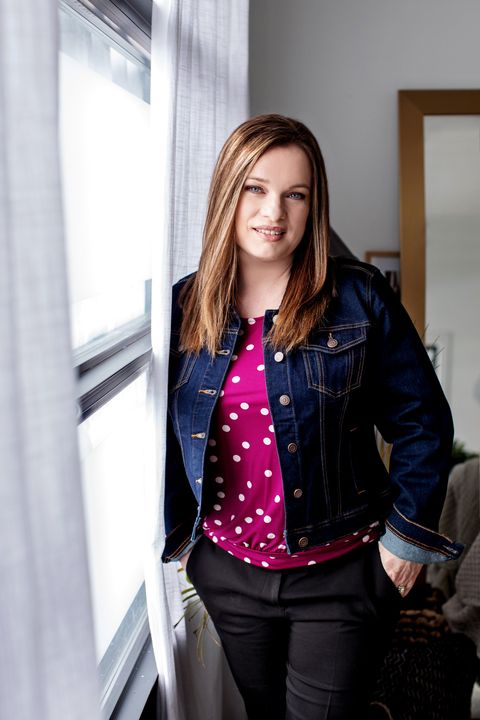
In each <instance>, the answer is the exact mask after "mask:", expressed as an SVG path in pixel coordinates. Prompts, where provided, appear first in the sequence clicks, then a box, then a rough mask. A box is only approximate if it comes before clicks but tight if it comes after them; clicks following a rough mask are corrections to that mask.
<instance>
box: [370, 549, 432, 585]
mask: <svg viewBox="0 0 480 720" xmlns="http://www.w3.org/2000/svg"><path fill="white" fill-rule="evenodd" d="M378 549H379V551H380V559H381V561H382V565H383V567H384V570H385V572H386V573H387V575H388V576H389V578H390V579H391V581H392V582H393V584H394V585H395V587H396V588H397V590H398V592H399V593H400V594H401V595H402V597H405V596H406V595H408V593H409V592H410V590H411V589H412V587H413V585H414V583H415V580H416V579H417V575H418V574H419V572H420V570H421V569H422V567H423V565H422V563H417V562H412V561H411V560H402V559H401V558H399V557H397V556H396V555H394V554H393V553H391V552H390V550H387V548H386V547H384V546H383V545H382V543H381V542H379V543H378Z"/></svg>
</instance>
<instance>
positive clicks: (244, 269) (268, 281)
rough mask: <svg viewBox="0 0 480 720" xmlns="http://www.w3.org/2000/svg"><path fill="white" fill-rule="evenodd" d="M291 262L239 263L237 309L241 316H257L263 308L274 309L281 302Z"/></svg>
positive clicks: (262, 311) (263, 310)
mask: <svg viewBox="0 0 480 720" xmlns="http://www.w3.org/2000/svg"><path fill="white" fill-rule="evenodd" d="M290 267H291V264H290V262H288V261H284V262H283V263H278V264H277V263H270V262H269V263H262V262H255V261H253V262H250V258H247V259H246V260H244V261H243V262H240V263H239V273H238V288H237V310H238V312H239V313H240V315H241V316H242V317H259V316H260V315H264V314H265V310H268V309H276V308H278V307H279V306H280V303H281V302H282V298H283V295H284V293H285V289H286V287H287V283H288V278H289V277H290Z"/></svg>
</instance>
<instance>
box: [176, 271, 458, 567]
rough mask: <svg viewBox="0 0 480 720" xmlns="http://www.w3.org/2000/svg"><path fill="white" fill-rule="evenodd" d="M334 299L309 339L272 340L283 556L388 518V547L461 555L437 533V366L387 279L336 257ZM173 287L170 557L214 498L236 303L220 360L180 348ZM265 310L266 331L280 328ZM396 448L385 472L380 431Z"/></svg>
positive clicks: (185, 543) (443, 478) (440, 468)
mask: <svg viewBox="0 0 480 720" xmlns="http://www.w3.org/2000/svg"><path fill="white" fill-rule="evenodd" d="M329 262H330V264H331V270H332V271H333V272H334V275H335V282H336V291H337V292H336V295H335V296H334V297H333V298H332V300H331V301H330V303H329V306H328V308H327V312H326V314H325V316H324V317H323V318H322V320H321V321H320V322H319V323H318V325H317V326H316V327H315V328H314V330H313V331H312V332H311V334H310V336H309V337H308V341H307V342H305V343H304V344H303V345H301V346H300V347H298V348H296V349H295V350H293V351H290V352H286V351H285V350H283V351H282V349H280V351H279V350H278V348H277V349H275V350H274V349H273V348H272V347H271V345H269V344H266V345H265V346H264V358H265V360H264V365H265V381H266V389H267V397H268V403H269V407H270V412H271V416H272V419H273V425H274V428H275V439H276V443H277V451H278V456H279V461H280V467H281V471H282V478H283V489H284V507H285V529H284V543H285V545H286V547H287V552H288V553H301V552H302V550H305V549H307V548H308V549H310V548H312V547H313V546H320V545H323V544H325V543H328V542H331V541H332V540H335V539H337V538H340V537H342V536H344V535H347V534H349V533H352V532H355V531H357V530H359V529H361V528H363V527H365V526H366V525H367V524H368V523H370V522H372V521H375V520H380V521H381V524H382V531H384V534H383V536H382V538H381V542H382V543H383V545H384V546H385V547H387V548H388V549H389V550H390V551H391V552H393V553H394V554H395V555H397V556H398V557H401V558H404V559H406V560H414V561H416V562H420V563H430V562H438V561H442V560H449V559H456V558H458V556H459V555H460V553H461V552H462V549H463V546H462V545H460V544H458V543H455V542H453V541H452V540H450V539H449V538H447V537H445V536H443V535H440V534H439V533H438V532H437V528H438V520H439V517H440V513H441V510H442V507H443V502H444V498H445V493H446V484H447V476H448V470H449V461H450V455H451V448H452V439H453V426H452V419H451V414H450V409H449V407H448V404H447V401H446V399H445V396H444V394H443V391H442V389H441V387H440V384H439V382H438V379H437V376H436V373H435V370H434V368H433V366H432V363H431V361H430V359H429V357H428V355H427V353H426V351H425V348H424V347H423V344H422V341H421V340H420V338H419V336H418V334H417V332H416V330H415V328H414V326H413V324H412V322H411V320H410V318H409V316H408V314H407V312H406V311H405V309H404V308H403V306H402V305H401V303H400V302H399V300H398V299H397V296H396V295H395V294H394V293H393V291H392V290H391V288H390V287H389V285H388V283H387V281H386V280H385V278H384V277H383V275H382V274H381V273H380V272H379V271H378V270H377V269H376V268H374V267H373V266H371V265H367V264H365V263H361V262H359V261H357V260H351V259H340V258H336V259H335V260H333V259H330V261H329ZM186 279H187V278H183V279H182V280H180V281H179V282H178V283H177V284H176V285H175V286H174V289H173V307H172V331H171V347H170V364H169V403H168V421H167V456H166V471H165V526H166V541H165V548H164V551H163V555H162V560H163V561H164V562H169V561H170V560H176V559H178V558H179V557H180V556H181V555H183V554H185V553H186V552H187V551H188V550H189V549H190V548H191V547H192V546H193V544H194V543H195V541H196V540H197V538H198V537H199V535H200V534H201V532H202V528H201V526H202V522H203V518H204V517H205V515H206V513H207V512H208V511H209V509H210V507H211V505H212V504H213V502H214V501H213V499H212V495H213V492H214V491H213V488H211V487H209V483H208V482H204V480H203V478H204V474H205V455H206V449H207V442H208V438H209V431H210V426H211V422H212V415H213V411H214V408H215V405H216V402H217V400H218V397H219V392H220V390H221V388H222V384H223V381H224V378H225V375H226V373H227V369H228V367H229V364H230V361H231V357H232V354H233V352H234V348H235V343H236V340H237V336H238V334H239V331H240V325H241V321H240V317H239V316H238V314H237V313H236V312H235V311H234V310H233V309H232V313H231V320H230V322H229V324H228V326H227V327H226V329H225V331H224V334H223V339H222V343H221V347H220V348H219V349H218V350H217V352H216V354H215V356H214V357H212V356H211V355H210V354H209V353H208V351H207V350H202V351H201V352H200V353H199V355H195V354H192V353H186V352H181V351H180V350H179V331H180V324H181V318H182V314H181V309H180V307H179V305H178V294H179V292H180V289H181V287H182V285H183V283H184V282H185V280H186ZM275 315H276V310H275V309H271V310H267V311H266V312H265V316H264V320H263V336H264V337H265V335H266V334H267V332H268V330H269V329H270V328H271V326H272V323H273V322H275ZM375 427H376V428H377V429H378V430H379V431H380V433H381V435H382V437H383V438H384V439H385V440H386V441H387V442H388V443H392V451H391V456H390V464H389V471H387V470H386V468H385V465H384V463H383V461H382V459H381V456H380V454H379V452H378V449H377V443H376V438H375V430H374V428H375Z"/></svg>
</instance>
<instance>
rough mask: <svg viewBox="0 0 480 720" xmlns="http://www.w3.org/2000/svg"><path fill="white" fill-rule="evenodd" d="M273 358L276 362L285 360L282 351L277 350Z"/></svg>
mask: <svg viewBox="0 0 480 720" xmlns="http://www.w3.org/2000/svg"><path fill="white" fill-rule="evenodd" d="M273 359H274V360H275V362H282V360H283V353H282V352H276V353H275V355H274V356H273Z"/></svg>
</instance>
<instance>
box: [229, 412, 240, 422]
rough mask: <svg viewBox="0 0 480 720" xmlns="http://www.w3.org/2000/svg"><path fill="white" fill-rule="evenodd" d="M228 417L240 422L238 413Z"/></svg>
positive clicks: (232, 413)
mask: <svg viewBox="0 0 480 720" xmlns="http://www.w3.org/2000/svg"><path fill="white" fill-rule="evenodd" d="M228 417H229V418H231V419H232V420H238V415H237V413H236V412H231V413H230V415H229V416H228Z"/></svg>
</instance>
